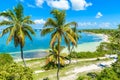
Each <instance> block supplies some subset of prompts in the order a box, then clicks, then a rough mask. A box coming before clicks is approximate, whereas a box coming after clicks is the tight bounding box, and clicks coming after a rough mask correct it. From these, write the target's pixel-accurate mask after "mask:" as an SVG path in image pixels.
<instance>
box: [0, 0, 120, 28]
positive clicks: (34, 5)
mask: <svg viewBox="0 0 120 80" xmlns="http://www.w3.org/2000/svg"><path fill="white" fill-rule="evenodd" d="M18 2H20V3H21V4H23V6H24V14H25V15H31V19H32V20H33V21H34V22H35V23H36V25H34V26H33V28H41V27H42V26H43V24H44V23H45V21H46V20H47V18H48V17H52V16H51V15H50V11H51V10H52V9H53V8H57V9H64V10H66V20H67V22H71V21H76V22H77V23H78V25H79V27H78V28H81V29H83V28H89V29H91V28H117V25H118V24H120V0H0V12H2V11H5V10H7V9H13V7H14V6H16V5H17V3H18ZM4 19H6V18H4V17H0V21H1V20H4Z"/></svg>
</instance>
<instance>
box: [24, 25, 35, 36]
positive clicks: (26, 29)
mask: <svg viewBox="0 0 120 80" xmlns="http://www.w3.org/2000/svg"><path fill="white" fill-rule="evenodd" d="M22 29H23V30H24V31H28V32H30V33H31V34H32V35H35V31H34V30H33V29H32V27H31V26H29V25H23V27H22Z"/></svg>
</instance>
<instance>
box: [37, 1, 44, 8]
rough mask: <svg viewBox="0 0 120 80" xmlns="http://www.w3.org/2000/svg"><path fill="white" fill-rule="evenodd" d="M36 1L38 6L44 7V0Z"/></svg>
mask: <svg viewBox="0 0 120 80" xmlns="http://www.w3.org/2000/svg"><path fill="white" fill-rule="evenodd" d="M35 2H36V6H38V7H42V5H43V3H44V0H35Z"/></svg>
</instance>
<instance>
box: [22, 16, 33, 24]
mask: <svg viewBox="0 0 120 80" xmlns="http://www.w3.org/2000/svg"><path fill="white" fill-rule="evenodd" d="M22 22H23V23H24V24H35V23H34V22H33V21H32V20H30V16H26V17H24V19H23V20H22Z"/></svg>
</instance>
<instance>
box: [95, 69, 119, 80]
mask: <svg viewBox="0 0 120 80" xmlns="http://www.w3.org/2000/svg"><path fill="white" fill-rule="evenodd" d="M97 80H119V78H118V77H117V73H115V72H114V71H113V69H112V68H106V69H104V70H103V71H102V72H101V73H100V75H99V76H98V77H97Z"/></svg>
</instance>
